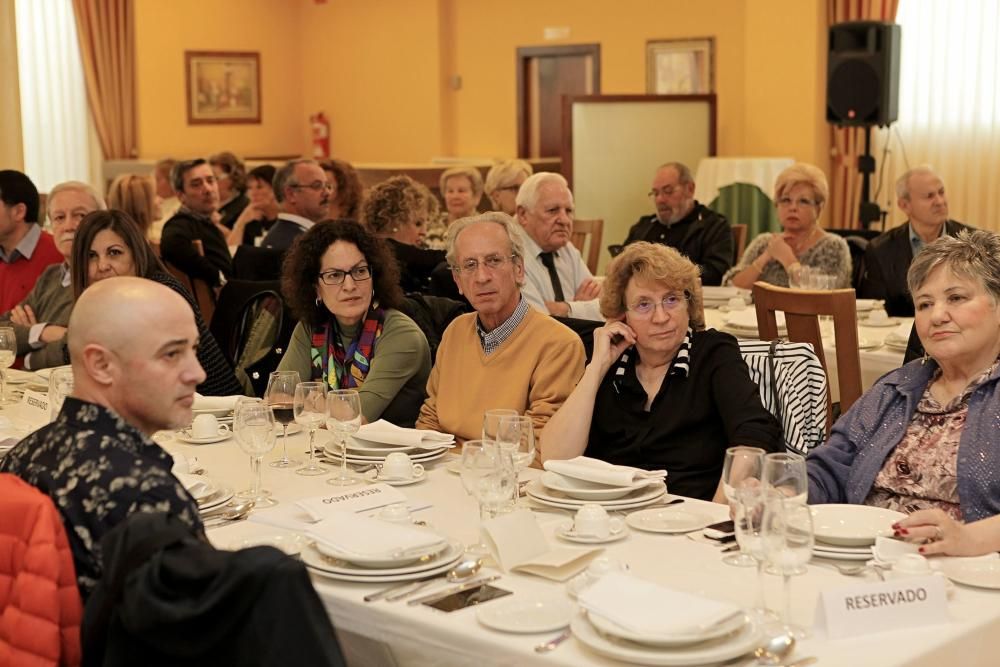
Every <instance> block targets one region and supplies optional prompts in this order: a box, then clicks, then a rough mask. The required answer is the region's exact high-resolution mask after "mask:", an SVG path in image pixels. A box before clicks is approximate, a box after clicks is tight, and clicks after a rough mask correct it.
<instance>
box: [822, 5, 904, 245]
mask: <svg viewBox="0 0 1000 667" xmlns="http://www.w3.org/2000/svg"><path fill="white" fill-rule="evenodd" d="M898 6H899V0H827V23H828V24H829V25H833V24H835V23H842V22H844V21H894V20H895V19H896V9H897V7H898ZM874 145H875V142H874V137H873V140H872V146H873V147H874ZM864 151H865V131H864V128H857V127H834V126H832V125H831V126H830V154H831V158H832V159H831V161H830V170H831V172H832V173H831V174H830V176H831V178H830V226H831V227H833V228H835V229H855V228H857V227H859V225H860V222H859V221H858V205H859V204H860V203H861V174H859V173H858V156H859V155H862V154H863V153H864ZM873 187H874V185H873Z"/></svg>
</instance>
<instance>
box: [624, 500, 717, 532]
mask: <svg viewBox="0 0 1000 667" xmlns="http://www.w3.org/2000/svg"><path fill="white" fill-rule="evenodd" d="M625 522H626V523H627V524H628V525H630V526H632V527H633V528H635V529H636V530H644V531H646V532H650V533H666V534H680V533H690V532H693V531H695V530H701V529H702V528H705V527H706V526H710V525H712V523H713V521H712V518H711V517H709V516H708V515H705V514H701V513H700V512H692V511H691V510H688V509H683V508H680V507H651V508H649V509H645V510H642V511H639V512H633V513H631V514H629V515H628V516H627V517H625Z"/></svg>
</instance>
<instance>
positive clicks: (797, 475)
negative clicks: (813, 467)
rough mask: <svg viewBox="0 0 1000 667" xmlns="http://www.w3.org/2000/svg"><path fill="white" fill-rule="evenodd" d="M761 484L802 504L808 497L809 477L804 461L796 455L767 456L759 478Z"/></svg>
mask: <svg viewBox="0 0 1000 667" xmlns="http://www.w3.org/2000/svg"><path fill="white" fill-rule="evenodd" d="M760 480H761V483H762V484H763V485H764V486H765V487H767V488H771V489H774V490H775V491H778V492H779V493H781V494H782V495H784V496H785V497H786V498H788V499H790V500H794V501H796V502H798V503H802V504H804V503H805V502H806V499H807V497H808V495H809V494H808V489H809V475H808V473H807V472H806V460H805V458H804V457H802V456H799V455H798V454H785V453H781V454H767V455H766V456H764V467H763V469H762V471H761V476H760Z"/></svg>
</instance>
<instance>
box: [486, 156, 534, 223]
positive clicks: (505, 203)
mask: <svg viewBox="0 0 1000 667" xmlns="http://www.w3.org/2000/svg"><path fill="white" fill-rule="evenodd" d="M533 173H535V170H534V169H532V167H531V165H530V164H528V163H527V162H525V161H524V160H507V161H505V162H501V163H500V164H495V165H493V166H492V167H490V170H489V172H488V173H487V174H486V184H485V185H484V186H483V189H484V190H485V192H486V196H487V197H489V198H490V202H491V203H492V204H493V210H494V211H503V212H504V213H506V214H507V215H509V216H511V217H513V216H515V215H516V214H517V203H516V202H515V199H517V191H518V190H520V189H521V184H522V183H524V182H525V181H526V180H527V179H528V177H529V176H531V175H532V174H533Z"/></svg>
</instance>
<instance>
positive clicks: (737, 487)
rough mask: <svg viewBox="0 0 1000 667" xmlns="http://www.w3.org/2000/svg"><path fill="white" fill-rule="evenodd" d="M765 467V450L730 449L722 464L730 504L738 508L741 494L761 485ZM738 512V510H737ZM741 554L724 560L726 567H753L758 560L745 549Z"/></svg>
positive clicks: (756, 448)
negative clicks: (761, 474)
mask: <svg viewBox="0 0 1000 667" xmlns="http://www.w3.org/2000/svg"><path fill="white" fill-rule="evenodd" d="M763 465H764V450H763V449H761V448H760V447H730V448H729V449H727V450H726V457H725V459H724V461H723V463H722V491H723V493H725V495H726V499H727V500H729V504H730V505H731V506H733V507H734V508H736V506H737V505H738V503H739V497H738V495H739V493H740V492H741V491H742V490H744V489H748V488H753V487H755V486H759V485H760V473H761V468H762V467H763ZM736 511H737V512H738V509H737V510H736ZM737 544H739V545H740V551H739V553H735V554H730V555H728V556H726V557H725V558H723V559H722V562H723V563H725V564H726V565H733V566H736V567H753V566H754V565H757V564H758V561H757V559H755V558H754V557H753V556H751V555H750V554H749V553H747V552H746V551H745V550H744V549H743V545H742V543H740V542H739V540H737Z"/></svg>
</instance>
